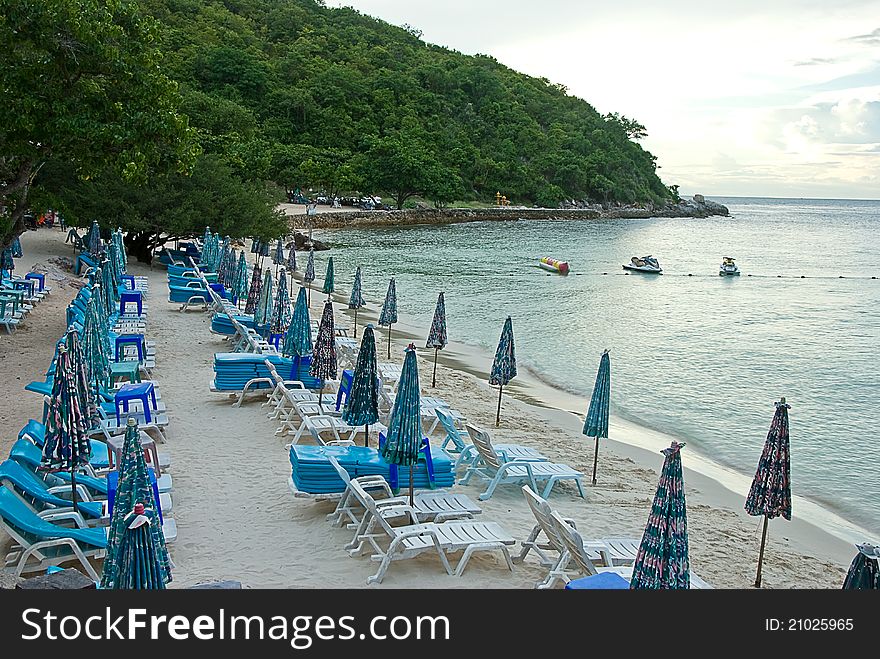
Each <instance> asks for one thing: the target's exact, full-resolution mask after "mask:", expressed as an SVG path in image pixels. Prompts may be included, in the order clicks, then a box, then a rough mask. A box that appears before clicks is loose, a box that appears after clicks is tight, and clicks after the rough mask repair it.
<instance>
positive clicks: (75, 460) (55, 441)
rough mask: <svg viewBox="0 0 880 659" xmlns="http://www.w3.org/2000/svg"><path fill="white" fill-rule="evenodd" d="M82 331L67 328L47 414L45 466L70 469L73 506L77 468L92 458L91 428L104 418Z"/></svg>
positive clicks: (43, 459)
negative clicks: (90, 378) (86, 360)
mask: <svg viewBox="0 0 880 659" xmlns="http://www.w3.org/2000/svg"><path fill="white" fill-rule="evenodd" d="M83 362H84V358H83V354H82V346H81V344H80V340H79V334H78V333H77V331H76V330H75V329H73V328H71V329H69V330H67V336H66V337H65V340H64V342H63V343H62V344H61V345H59V346H58V351H57V352H56V357H55V379H54V381H53V383H52V395H51V396H50V398H49V405H48V409H47V414H46V437H45V442H44V443H43V457H42V459H41V461H40V462H41V469H43V470H47V471H68V470H69V471H70V486H71V494H72V495H73V496H72V498H73V508H74V510H77V505H76V470H77V468H78V467H81V466H82V465H85V464H87V463H88V461H89V455H90V454H91V446H90V444H89V431H90V430H91V429H92V428H94V427H96V426H97V425H98V424H99V423H100V421H99V418H98V410H97V406H96V403H95V394H94V392H93V391H92V387H91V384H90V383H89V381H88V374H87V373H86V368H85V364H84V363H83Z"/></svg>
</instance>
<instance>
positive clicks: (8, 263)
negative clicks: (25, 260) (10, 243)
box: [0, 247, 15, 277]
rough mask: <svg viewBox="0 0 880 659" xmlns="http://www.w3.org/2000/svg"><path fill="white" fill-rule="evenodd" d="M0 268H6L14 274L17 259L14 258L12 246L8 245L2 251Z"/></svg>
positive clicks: (10, 274) (10, 273)
mask: <svg viewBox="0 0 880 659" xmlns="http://www.w3.org/2000/svg"><path fill="white" fill-rule="evenodd" d="M0 269H2V270H6V272H8V273H9V276H10V277H11V276H12V271H13V270H15V261H14V260H13V256H12V248H11V247H7V248H6V249H4V250H3V252H2V253H0Z"/></svg>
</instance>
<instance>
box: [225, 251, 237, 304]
mask: <svg viewBox="0 0 880 659" xmlns="http://www.w3.org/2000/svg"><path fill="white" fill-rule="evenodd" d="M236 253H237V252H236V250H234V249H230V250H229V253H228V255H227V258H226V263H225V265H224V266H223V282H222V283H223V285H224V286H225V287H226V290H227V291H229V292H230V293H233V294H234V292H235V275H236V272H237V271H238V259H237V258H236V256H235V255H236Z"/></svg>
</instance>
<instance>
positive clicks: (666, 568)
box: [629, 442, 691, 589]
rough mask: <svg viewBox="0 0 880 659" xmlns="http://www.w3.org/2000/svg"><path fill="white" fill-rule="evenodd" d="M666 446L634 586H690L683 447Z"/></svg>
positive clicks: (633, 577)
mask: <svg viewBox="0 0 880 659" xmlns="http://www.w3.org/2000/svg"><path fill="white" fill-rule="evenodd" d="M683 446H684V444H679V443H677V442H672V445H671V446H670V447H669V448H666V449H663V450H662V451H661V453H663V455H664V456H666V457H665V460H664V461H663V471H662V472H661V473H660V484H659V485H658V486H657V493H656V494H655V495H654V503H653V504H652V505H651V514H650V515H648V524H647V526H646V527H645V534H644V535H643V536H642V542H641V544H640V545H639V551H638V553H637V554H636V560H635V563H634V564H633V572H632V579H631V580H630V583H629V587H630V588H655V589H656V588H664V589H665V588H690V587H691V577H690V565H689V561H688V534H687V506H686V505H685V500H684V477H683V476H682V473H681V448H682V447H683Z"/></svg>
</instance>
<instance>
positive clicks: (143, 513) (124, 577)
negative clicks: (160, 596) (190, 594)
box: [112, 503, 165, 590]
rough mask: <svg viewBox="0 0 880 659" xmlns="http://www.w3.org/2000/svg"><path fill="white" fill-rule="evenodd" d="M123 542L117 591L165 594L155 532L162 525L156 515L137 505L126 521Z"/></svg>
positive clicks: (118, 553) (117, 560)
mask: <svg viewBox="0 0 880 659" xmlns="http://www.w3.org/2000/svg"><path fill="white" fill-rule="evenodd" d="M122 523H123V526H124V529H123V532H122V539H121V540H120V541H119V548H118V549H117V551H116V554H117V559H116V566H117V568H116V579H115V581H114V583H113V586H112V588H114V589H117V590H164V589H165V576H164V575H165V573H164V571H163V569H162V565H161V563H160V562H159V557H158V551H157V548H156V542H155V540H154V539H153V533H152V531H153V529H154V528H155V527H156V526H158V525H159V521H158V519H157V516H156V514H155V511H153V510H150V509H149V508H145V507H144V504H142V503H138V504H135V507H134V510H132V511H131V512H130V513H128V515H126V516H125V518H124V519H123V522H122Z"/></svg>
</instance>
